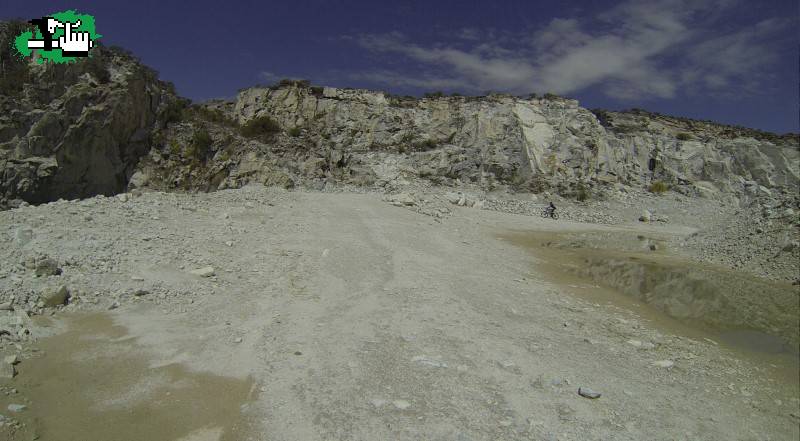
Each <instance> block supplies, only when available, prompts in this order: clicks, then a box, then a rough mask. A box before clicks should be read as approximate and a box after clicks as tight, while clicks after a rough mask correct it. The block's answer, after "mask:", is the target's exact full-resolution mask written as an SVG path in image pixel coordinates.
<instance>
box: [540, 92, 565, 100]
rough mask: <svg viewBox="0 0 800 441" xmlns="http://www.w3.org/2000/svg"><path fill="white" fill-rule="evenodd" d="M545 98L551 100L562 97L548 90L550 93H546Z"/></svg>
mask: <svg viewBox="0 0 800 441" xmlns="http://www.w3.org/2000/svg"><path fill="white" fill-rule="evenodd" d="M543 98H544V99H546V100H549V101H553V100H557V99H559V98H561V97H560V96H558V95H556V94H554V93H549V92H548V93H546V94H544V97H543Z"/></svg>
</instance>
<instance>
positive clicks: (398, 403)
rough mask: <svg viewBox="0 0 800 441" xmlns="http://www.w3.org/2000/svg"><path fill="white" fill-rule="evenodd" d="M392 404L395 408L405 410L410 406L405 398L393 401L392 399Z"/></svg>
mask: <svg viewBox="0 0 800 441" xmlns="http://www.w3.org/2000/svg"><path fill="white" fill-rule="evenodd" d="M392 404H393V405H394V407H396V408H398V409H400V410H406V409H408V408H409V407H411V403H409V402H408V401H406V400H394V401H392Z"/></svg>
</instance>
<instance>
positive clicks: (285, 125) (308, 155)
mask: <svg viewBox="0 0 800 441" xmlns="http://www.w3.org/2000/svg"><path fill="white" fill-rule="evenodd" d="M204 109H205V112H207V113H208V112H212V113H216V114H218V115H220V116H218V117H217V118H216V119H220V118H224V119H226V120H228V121H229V122H230V123H231V124H228V130H227V131H224V133H217V134H215V133H213V132H215V131H218V130H219V128H220V126H219V124H217V125H216V126H215V127H211V128H210V129H208V130H211V132H212V135H214V136H213V138H214V142H213V143H212V144H215V145H212V146H211V151H210V154H209V155H208V157H207V158H206V159H205V162H204V164H203V165H199V164H196V163H195V164H194V165H193V166H191V167H189V168H185V169H184V171H183V173H181V172H178V173H176V172H175V171H176V167H175V165H176V164H174V163H173V164H171V163H170V162H169V158H170V157H171V156H175V155H170V151H171V152H173V153H174V152H175V151H176V150H177V151H180V150H181V149H176V148H175V143H177V144H179V145H181V144H188V143H189V139H190V138H191V136H192V133H193V132H192V130H191V129H188V130H184V132H185V133H184V134H183V136H182V138H180V137H179V138H178V139H177V141H176V140H175V138H174V137H171V138H170V137H167V138H169V139H170V141H169V142H171V143H172V145H171V146H170V145H167V141H164V142H163V143H162V145H161V147H160V148H157V149H156V151H155V152H154V153H153V155H151V157H150V167H148V166H147V165H145V166H144V170H145V175H148V176H149V175H151V174H155V175H158V176H162V177H163V176H166V175H169V176H170V179H168V180H167V181H171V182H173V183H174V182H180V183H183V184H186V183H187V182H195V183H194V184H191V185H189V187H197V188H206V187H208V185H209V184H208V183H209V182H210V181H215V182H216V183H218V185H219V186H221V187H223V188H224V187H236V186H239V185H241V184H243V183H245V182H249V181H253V180H256V181H266V182H268V183H269V182H270V181H275V178H274V177H275V173H278V174H280V175H281V178H280V179H279V180H278V181H280V182H283V183H287V184H288V185H292V184H294V183H297V184H302V185H306V186H310V187H321V186H324V185H326V184H327V183H330V182H336V183H352V184H356V185H367V186H373V185H374V186H377V187H384V188H385V187H387V186H389V187H394V186H402V185H404V184H408V183H412V182H422V183H426V182H427V183H433V184H437V185H445V186H460V185H474V186H478V187H480V188H482V189H484V190H493V189H496V188H500V187H504V188H508V189H511V190H518V191H542V190H545V189H554V190H555V191H556V192H558V193H561V194H562V195H573V196H575V195H578V194H579V193H580V192H589V193H592V192H595V193H602V192H603V191H606V190H613V189H620V188H624V187H625V186H638V187H645V186H648V185H650V184H651V183H652V182H653V181H660V182H662V183H663V184H664V185H665V187H667V188H670V189H672V190H675V191H679V192H681V193H684V194H687V195H693V196H701V197H710V198H719V197H726V196H728V195H746V194H755V193H759V192H771V191H773V190H775V191H778V192H781V191H787V192H788V191H789V190H790V189H792V188H796V186H797V185H798V176H800V171H799V170H798V158H799V155H798V146H797V136H794V135H787V136H777V135H772V134H768V133H764V132H758V131H755V130H747V129H741V128H735V127H728V126H722V125H719V124H713V123H708V122H701V121H692V120H685V119H679V118H673V117H666V116H662V115H658V114H653V113H647V112H643V111H634V112H605V111H594V112H592V111H589V110H587V109H585V108H582V107H580V105H579V104H578V102H577V101H574V100H568V99H563V98H558V97H552V96H549V97H547V98H530V99H523V98H519V97H512V96H501V95H493V96H487V97H439V98H430V99H411V98H403V97H394V96H390V95H387V94H384V93H381V92H373V91H366V90H351V89H335V88H327V87H326V88H319V87H309V86H307V85H305V84H302V83H299V82H295V83H291V82H287V83H285V84H283V85H282V86H276V87H255V88H250V89H245V90H242V91H241V92H240V93H239V94H238V96H237V97H236V99H235V101H232V102H222V101H219V102H212V103H207V104H206V105H205V107H204ZM200 120H202V118H200ZM259 120H267V121H269V124H271V130H270V132H269V133H268V135H269V136H268V137H266V138H261V139H256V140H252V139H250V140H248V139H245V138H241V137H240V135H239V133H237V131H236V130H231V129H230V128H231V127H238V126H244V125H247V124H248V123H251V122H254V121H259ZM190 124H192V125H193V126H197V125H198V123H197V122H193V123H190ZM200 125H202V126H204V127H208V126H209V122H208V121H201V123H200ZM212 126H214V124H212ZM204 130H205V129H204ZM167 138H165V140H166V139H167ZM153 158H155V160H156V161H155V162H153V161H152V159H153ZM179 159H180V160H179V161H178V162H181V161H183V163H184V164H185V163H186V161H185V158H179ZM156 164H157V165H158V166H157V167H153V166H155V165H156ZM204 168H205V169H206V171H205V172H204V171H203V170H204ZM276 170H277V171H276ZM198 178H199V179H198ZM193 179H194V181H193ZM161 182H162V184H165V185H167V186H169V185H168V184H169V182H165V180H163V179H162V180H161Z"/></svg>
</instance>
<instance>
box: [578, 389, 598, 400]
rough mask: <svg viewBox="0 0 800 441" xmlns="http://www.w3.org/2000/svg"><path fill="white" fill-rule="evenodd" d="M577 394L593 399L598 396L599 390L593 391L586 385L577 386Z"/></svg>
mask: <svg viewBox="0 0 800 441" xmlns="http://www.w3.org/2000/svg"><path fill="white" fill-rule="evenodd" d="M578 395H580V396H582V397H584V398H590V399H593V400H594V399H596V398H600V395H601V394H600V392H595V391H593V390H592V389H589V388H588V387H579V388H578Z"/></svg>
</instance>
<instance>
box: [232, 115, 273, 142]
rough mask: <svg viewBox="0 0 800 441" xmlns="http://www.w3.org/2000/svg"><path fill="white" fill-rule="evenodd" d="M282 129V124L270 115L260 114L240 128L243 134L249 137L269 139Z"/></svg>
mask: <svg viewBox="0 0 800 441" xmlns="http://www.w3.org/2000/svg"><path fill="white" fill-rule="evenodd" d="M280 131H281V126H280V124H278V123H277V122H275V120H274V119H272V118H270V117H269V116H266V115H264V116H259V117H257V118H253V119H251V120H250V121H248V122H247V123H245V124H244V125H243V126H242V128H241V129H240V133H241V134H242V136H244V137H247V138H257V139H262V140H265V139H268V138H269V137H270V136H272V135H274V134H275V133H278V132H280Z"/></svg>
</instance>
